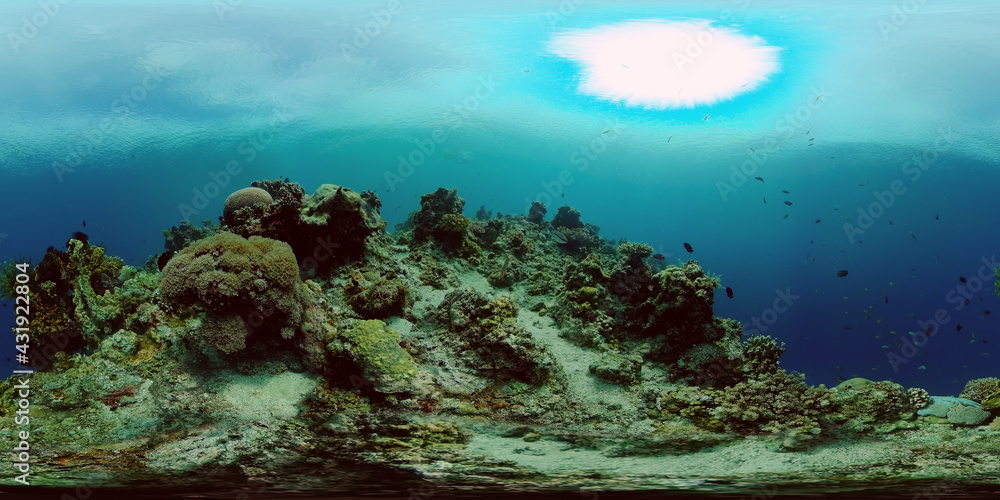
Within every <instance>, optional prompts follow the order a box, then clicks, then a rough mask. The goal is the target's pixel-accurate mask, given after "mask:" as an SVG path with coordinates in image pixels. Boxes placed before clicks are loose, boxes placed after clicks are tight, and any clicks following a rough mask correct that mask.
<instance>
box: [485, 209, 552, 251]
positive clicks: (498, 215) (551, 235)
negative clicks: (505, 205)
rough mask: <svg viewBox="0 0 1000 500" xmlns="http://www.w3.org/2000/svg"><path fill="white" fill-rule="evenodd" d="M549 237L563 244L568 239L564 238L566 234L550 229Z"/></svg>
mask: <svg viewBox="0 0 1000 500" xmlns="http://www.w3.org/2000/svg"><path fill="white" fill-rule="evenodd" d="M499 215H500V214H497V216H498V217H499ZM551 237H552V241H554V242H556V244H557V245H564V244H566V242H567V241H569V240H567V239H566V235H564V234H562V233H560V232H559V231H552V235H551Z"/></svg>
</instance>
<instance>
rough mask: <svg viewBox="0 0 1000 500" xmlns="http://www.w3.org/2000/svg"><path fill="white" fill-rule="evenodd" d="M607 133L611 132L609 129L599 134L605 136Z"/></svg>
mask: <svg viewBox="0 0 1000 500" xmlns="http://www.w3.org/2000/svg"><path fill="white" fill-rule="evenodd" d="M608 132H611V129H607V130H605V131H604V132H601V133H602V134H607V133H608Z"/></svg>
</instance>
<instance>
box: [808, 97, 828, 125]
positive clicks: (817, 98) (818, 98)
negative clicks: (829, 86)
mask: <svg viewBox="0 0 1000 500" xmlns="http://www.w3.org/2000/svg"><path fill="white" fill-rule="evenodd" d="M823 97H826V96H825V95H823V94H820V95H818V96H816V99H814V100H813V102H816V101H818V100H820V99H822V98H823ZM809 130H812V129H809Z"/></svg>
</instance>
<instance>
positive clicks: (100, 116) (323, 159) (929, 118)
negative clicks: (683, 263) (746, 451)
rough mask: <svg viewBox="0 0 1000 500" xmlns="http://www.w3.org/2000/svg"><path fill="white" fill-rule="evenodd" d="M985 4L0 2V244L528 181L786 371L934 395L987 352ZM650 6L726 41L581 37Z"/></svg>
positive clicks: (120, 248)
mask: <svg viewBox="0 0 1000 500" xmlns="http://www.w3.org/2000/svg"><path fill="white" fill-rule="evenodd" d="M998 15H1000V9H998V8H997V6H996V5H995V4H994V3H991V2H985V1H984V2H976V1H963V2H948V3H941V2H933V1H925V2H917V1H915V0H912V1H908V2H895V3H893V2H888V1H886V2H838V3H837V5H835V6H834V5H828V4H827V3H825V2H794V3H793V2H779V1H757V0H746V1H723V2H598V1H586V2H582V1H580V2H574V1H572V0H563V1H562V2H559V1H556V0H551V1H537V2H526V1H523V2H504V3H499V2H498V3H492V2H491V3H486V2H408V1H406V0H399V1H398V2H395V1H393V2H383V1H376V2H282V3H278V2H268V3H265V2H239V1H235V0H229V1H226V0H221V1H215V2H211V1H199V2H169V3H159V2H143V3H140V2H85V1H79V0H77V1H73V2H67V3H59V2H52V3H49V4H44V5H43V4H38V3H28V2H5V3H3V4H2V5H0V19H2V21H0V22H2V25H0V28H2V31H3V34H4V39H3V40H2V41H0V42H3V45H4V46H3V47H0V67H2V68H3V73H4V75H5V78H2V79H0V120H2V121H3V123H2V126H0V131H2V132H0V186H2V188H0V189H2V193H3V195H2V196H0V213H3V214H4V217H3V218H2V219H0V256H2V257H4V259H5V260H6V258H9V257H14V256H21V255H23V256H30V257H33V258H34V259H35V261H37V260H38V259H40V257H41V256H42V254H43V253H44V250H45V249H46V248H47V247H49V246H50V245H51V246H55V247H56V248H62V246H63V245H64V242H65V241H66V239H67V238H68V237H69V236H70V235H71V234H72V233H73V232H74V231H84V232H86V233H87V234H89V236H90V239H91V241H92V242H95V243H103V244H104V246H106V248H107V249H108V250H109V252H110V253H112V254H115V255H119V256H122V257H123V258H124V259H125V261H126V263H128V264H131V265H136V266H141V265H142V263H143V262H145V261H146V260H147V258H148V257H149V256H150V255H153V254H157V253H160V252H162V250H163V238H162V234H161V233H162V231H163V230H164V229H166V228H169V227H170V226H173V225H176V224H178V223H179V222H180V221H181V220H183V219H189V220H192V221H195V222H198V221H201V220H203V219H212V220H214V219H215V218H217V217H218V216H219V215H220V214H221V212H222V203H223V200H224V199H225V197H226V195H228V193H230V192H232V191H234V190H235V189H238V188H241V187H245V186H248V185H249V184H250V182H252V181H255V180H261V179H273V178H276V177H282V178H284V177H288V178H289V179H291V180H292V181H294V182H299V183H300V184H302V186H303V187H305V189H306V191H307V192H312V191H313V190H315V188H316V187H318V186H319V185H320V184H323V183H335V184H339V185H344V186H348V187H351V188H352V189H354V190H356V191H359V192H360V191H362V190H366V189H371V190H374V191H376V192H377V193H378V195H379V196H380V198H381V199H382V201H383V207H382V216H383V218H385V219H386V220H387V221H389V228H390V230H391V228H392V227H393V225H394V224H397V223H401V222H403V221H404V220H405V219H406V217H407V215H408V214H409V213H410V212H411V211H413V210H415V209H417V208H418V207H419V204H418V202H419V197H420V195H422V194H425V193H429V192H433V191H434V190H435V189H436V188H437V187H439V186H443V187H446V188H449V189H450V188H457V189H458V192H459V194H460V195H461V196H462V197H464V198H465V199H466V215H469V216H471V215H473V214H474V213H475V210H476V209H477V208H478V207H479V206H485V207H486V208H487V209H488V210H492V211H494V212H503V213H511V214H523V213H526V209H527V206H528V205H529V204H530V202H531V201H533V200H541V201H545V202H546V205H547V206H548V207H549V210H550V215H551V213H554V210H555V208H556V207H558V206H560V205H562V204H568V205H572V206H574V207H576V208H578V209H579V210H580V211H581V212H582V214H583V220H584V221H585V222H588V223H591V224H595V225H597V226H600V227H601V233H600V234H601V235H602V236H603V237H605V238H608V239H617V238H627V239H628V240H630V241H641V242H647V243H649V244H651V245H652V246H653V247H654V248H655V249H656V251H657V253H660V254H663V255H664V256H665V258H666V260H667V262H669V263H673V262H676V261H677V260H686V259H688V258H695V259H697V260H698V261H699V262H700V263H701V265H702V266H704V267H705V268H706V269H708V270H710V271H711V272H712V273H715V274H719V275H721V276H722V282H723V285H724V286H729V287H731V288H732V289H733V291H734V296H733V298H732V299H730V298H728V297H726V296H725V291H724V290H723V289H720V290H718V291H717V295H716V307H715V314H716V315H717V316H721V317H732V318H736V319H738V320H740V321H742V322H744V329H745V330H747V331H750V330H757V331H760V332H761V333H767V334H769V335H773V336H775V337H777V338H778V339H780V340H781V341H784V342H786V343H787V345H788V352H787V353H786V354H785V356H784V357H783V358H782V366H783V367H785V368H787V369H789V370H796V371H801V372H803V373H805V374H806V375H807V377H808V381H809V382H810V383H813V384H820V383H823V384H827V385H835V384H836V383H837V380H838V377H842V378H850V377H852V376H862V377H867V378H872V379H875V380H880V379H893V380H895V381H897V382H899V383H901V384H903V385H904V386H908V387H909V386H918V387H923V388H926V389H927V390H928V391H930V392H931V393H932V394H952V395H957V394H958V392H959V391H960V390H961V388H962V386H963V385H964V384H965V382H966V381H967V380H969V379H972V378H977V377H986V376H990V375H996V373H995V367H996V364H997V361H996V359H997V357H998V356H1000V352H998V351H997V347H998V346H1000V336H998V335H997V333H998V328H997V325H998V323H997V321H996V319H995V318H996V317H997V314H1000V299H998V297H997V295H996V294H994V283H993V268H994V267H995V266H996V265H997V264H996V262H997V260H996V257H995V256H996V255H997V254H998V253H1000V252H998V250H1000V237H998V236H997V232H996V229H995V226H994V221H995V220H996V218H997V217H998V216H1000V211H998V205H997V203H996V201H995V196H996V191H995V190H996V186H998V185H1000V168H998V167H1000V152H998V150H997V139H998V137H1000V122H998V120H997V116H1000V113H998V112H1000V97H998V95H997V93H996V92H995V89H994V85H993V82H996V81H998V80H1000V60H998V59H1000V51H998V50H997V48H998V44H1000V39H998V38H997V31H996V26H995V20H996V19H998V18H1000V17H998ZM678 23H680V24H682V25H684V26H688V27H690V26H692V25H698V26H702V28H701V29H704V27H705V26H708V27H713V28H714V29H717V30H722V31H724V32H725V33H726V34H727V36H731V37H732V38H733V40H728V39H725V40H724V39H723V38H721V37H720V38H712V39H711V41H710V43H701V42H699V40H698V38H697V36H698V35H699V34H701V33H702V32H700V31H698V30H695V31H691V32H688V33H687V35H680V36H681V38H678V39H677V40H684V41H683V43H682V44H680V45H677V46H675V47H669V48H668V47H665V46H663V45H660V46H647V47H643V46H642V45H641V44H639V45H635V44H634V43H633V44H632V45H629V44H625V43H622V44H621V45H620V46H617V47H616V46H615V44H616V43H620V40H618V41H615V39H602V38H601V37H602V36H608V33H607V32H606V30H609V29H620V30H624V31H623V32H622V33H626V34H627V31H628V30H629V29H635V28H636V26H645V27H647V28H648V27H651V26H652V27H653V29H654V31H655V30H656V29H660V28H664V27H670V26H677V25H678ZM698 23H701V24H698ZM602 30H603V31H602ZM684 36H690V37H692V39H693V40H694V48H693V49H692V48H691V40H688V39H686V38H683V37H684ZM566 37H569V40H571V41H572V40H575V41H576V42H583V44H582V45H577V46H576V47H577V48H579V47H583V49H581V51H580V52H577V53H574V57H575V58H574V57H567V54H568V52H567V50H566V49H565V45H561V44H566V43H570V42H567V40H568V39H567V38H566ZM753 37H756V38H753ZM706 39H707V38H706ZM716 41H718V42H719V43H718V44H716ZM633 42H634V41H633ZM723 42H727V43H730V42H731V43H732V44H733V45H732V46H722V43H723ZM741 43H742V44H744V45H741ZM560 47H562V48H560ZM598 49H600V50H598ZM604 49H607V50H606V51H605V50H604ZM699 49H701V51H699ZM716 51H717V52H716ZM761 51H763V52H761ZM570 52H571V51H570ZM598 52H599V53H598ZM679 53H680V54H683V56H682V57H681V59H680V60H682V61H685V59H684V57H687V58H688V59H689V60H690V61H689V63H685V64H689V65H688V66H686V68H687V69H688V70H690V71H691V72H692V73H697V72H698V71H699V68H700V66H699V65H700V64H702V63H704V64H705V65H709V64H710V63H711V64H712V65H713V66H711V68H710V69H709V70H705V71H707V72H708V73H706V74H703V75H700V76H699V77H698V78H694V77H692V78H694V79H693V80H692V81H691V82H690V83H689V84H685V85H684V86H683V87H684V88H683V90H682V91H678V92H677V93H674V94H670V95H667V94H665V93H664V89H665V88H669V89H673V87H671V86H670V85H673V84H674V83H676V82H674V81H673V80H671V78H674V77H675V76H677V74H675V73H674V72H675V70H677V69H678V62H677V61H678V59H677V58H676V57H675V56H677V55H678V54H679ZM693 54H696V55H693ZM592 55H593V56H595V57H597V56H600V59H599V60H589V59H587V58H588V57H590V56H592ZM713 57H714V59H713ZM754 57H763V62H761V61H758V63H757V64H751V63H752V62H753V58H754ZM616 58H618V59H616ZM748 60H749V61H750V63H748V62H747V61H748ZM619 61H626V62H627V64H626V63H625V62H621V63H619ZM743 65H747V67H743ZM619 66H620V68H619ZM626 66H628V67H626ZM737 70H739V71H737ZM595 71H596V73H595ZM630 71H632V72H634V73H637V74H639V75H640V76H631V73H629V72H630ZM602 72H603V73H602ZM608 72H611V73H613V74H609V73H608ZM731 73H733V74H738V77H739V78H744V79H746V80H747V81H745V82H743V81H736V80H733V78H735V77H734V76H733V74H731ZM609 75H610V76H609ZM672 75H673V76H672ZM685 75H686V74H685ZM601 79H605V80H608V81H609V82H610V86H598V87H596V88H593V84H594V82H595V81H597V80H601ZM658 79H662V80H658ZM744 83H746V84H747V85H745V86H743V84H744ZM716 87H717V88H716ZM684 93H687V94H684ZM678 95H690V96H691V97H690V98H686V99H679V98H678V97H677V96H678ZM741 169H743V170H744V172H740V170H741ZM227 170H228V171H227ZM754 177H760V178H761V179H762V180H755V179H754ZM783 191H787V194H786V193H784V192H783ZM893 191H895V192H893ZM786 201H788V202H791V205H789V204H786V203H785V202H786ZM84 221H85V222H86V227H84V226H83V222H84ZM869 223H870V224H869ZM684 243H690V244H691V245H692V248H693V249H694V252H693V253H691V254H689V253H688V252H686V251H685V248H684V246H683V244H684ZM841 270H847V271H849V273H848V275H847V276H844V277H837V276H836V274H837V272H838V271H841ZM960 276H961V277H962V278H963V279H965V280H966V283H962V282H960V281H959V277H960ZM964 298H968V299H969V305H968V306H965V305H964V302H963V301H964ZM0 311H2V313H3V315H4V316H2V317H0V319H3V321H4V322H5V323H8V322H11V321H12V319H11V318H12V316H11V315H10V312H9V311H10V309H9V308H3V309H0ZM990 312H992V313H993V314H990ZM935 316H937V319H936V320H935V321H934V322H933V323H931V322H929V321H930V320H934V319H935ZM935 325H938V326H939V328H935ZM958 325H961V326H962V328H961V329H960V330H959V328H958ZM927 328H931V330H930V331H931V336H930V338H929V340H926V342H925V341H924V339H923V338H922V337H921V335H920V334H919V333H918V334H916V335H914V334H913V332H922V331H925V330H926V329H927ZM912 342H916V343H915V344H911V343H912ZM8 349H12V347H11V348H8ZM8 355H10V354H8ZM11 366H13V365H11Z"/></svg>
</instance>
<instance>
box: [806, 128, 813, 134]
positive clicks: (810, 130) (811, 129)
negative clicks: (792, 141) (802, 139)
mask: <svg viewBox="0 0 1000 500" xmlns="http://www.w3.org/2000/svg"><path fill="white" fill-rule="evenodd" d="M812 131H813V128H812V127H809V130H806V135H809V132H812Z"/></svg>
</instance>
